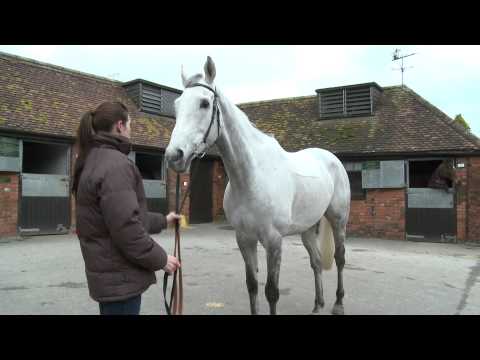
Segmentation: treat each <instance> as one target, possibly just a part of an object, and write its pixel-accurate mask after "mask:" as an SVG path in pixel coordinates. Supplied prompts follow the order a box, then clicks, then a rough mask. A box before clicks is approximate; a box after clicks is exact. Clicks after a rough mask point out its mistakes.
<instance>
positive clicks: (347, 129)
mask: <svg viewBox="0 0 480 360" xmlns="http://www.w3.org/2000/svg"><path fill="white" fill-rule="evenodd" d="M239 107H240V108H241V109H242V110H243V111H244V112H245V113H246V114H247V115H248V117H249V118H250V120H252V121H253V122H255V123H256V125H257V126H258V128H259V129H261V130H263V131H264V132H266V133H269V134H272V135H273V136H275V138H276V139H277V140H278V142H279V143H280V144H281V145H282V146H283V147H284V148H285V149H286V150H287V151H298V150H301V149H305V148H308V147H320V148H324V149H327V150H329V151H331V152H333V153H334V154H335V155H337V156H338V157H339V158H340V160H341V161H342V162H343V164H344V166H345V169H346V170H347V172H348V176H349V179H350V186H351V193H352V202H351V210H350V218H349V223H348V227H347V233H348V234H349V235H351V236H365V237H378V238H387V239H409V240H420V241H441V242H456V241H467V240H469V241H477V242H478V241H480V141H479V139H478V138H477V137H475V136H474V135H472V134H470V133H469V132H467V131H466V130H465V129H464V128H462V127H461V126H459V125H457V124H456V123H454V122H453V120H452V119H451V118H449V117H448V116H447V115H446V114H444V113H443V112H442V111H440V110H439V109H438V108H436V107H435V106H433V105H432V104H430V103H429V102H427V101H426V100H425V99H423V98H422V97H421V96H420V95H418V94H416V93H415V92H414V91H413V90H411V89H410V88H408V87H406V86H391V87H380V86H379V85H378V84H376V83H366V84H356V85H351V86H342V87H334V88H325V89H318V90H316V95H313V96H304V97H294V98H287V99H275V100H270V101H260V102H252V103H245V104H241V105H239Z"/></svg>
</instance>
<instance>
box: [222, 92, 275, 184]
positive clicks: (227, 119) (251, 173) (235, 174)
mask: <svg viewBox="0 0 480 360" xmlns="http://www.w3.org/2000/svg"><path fill="white" fill-rule="evenodd" d="M217 91H218V90H217ZM219 104H220V110H221V114H222V115H221V117H222V119H221V124H222V130H221V136H220V137H219V139H218V141H217V147H218V149H219V150H220V153H221V156H222V159H223V162H224V165H225V169H226V171H227V174H228V178H229V181H230V182H231V183H232V185H233V186H234V187H235V188H239V189H242V190H248V188H249V186H250V185H251V184H252V182H253V180H254V179H255V177H256V176H257V174H256V173H255V172H256V171H258V170H259V166H258V165H259V164H258V155H259V154H258V152H256V149H258V148H259V146H260V145H261V143H262V137H263V136H266V135H264V134H262V133H261V132H259V131H258V130H256V129H255V128H254V127H253V126H252V125H251V123H250V121H249V120H248V117H247V116H246V115H245V114H244V113H243V112H242V111H241V110H240V109H239V108H238V107H237V106H236V105H234V104H232V103H231V102H230V101H229V100H228V99H226V98H225V97H224V96H223V95H221V94H220V96H219ZM255 154H256V156H254V155H255Z"/></svg>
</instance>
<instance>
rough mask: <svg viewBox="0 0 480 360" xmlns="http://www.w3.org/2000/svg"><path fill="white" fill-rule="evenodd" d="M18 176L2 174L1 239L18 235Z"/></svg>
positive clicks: (0, 182) (0, 177)
mask: <svg viewBox="0 0 480 360" xmlns="http://www.w3.org/2000/svg"><path fill="white" fill-rule="evenodd" d="M18 194H19V189H18V174H15V173H5V172H0V237H2V236H13V235H16V233H17V222H18Z"/></svg>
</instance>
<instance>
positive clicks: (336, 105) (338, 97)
mask: <svg viewBox="0 0 480 360" xmlns="http://www.w3.org/2000/svg"><path fill="white" fill-rule="evenodd" d="M371 84H374V85H371ZM380 91H382V90H381V88H380V87H379V86H378V85H376V84H375V83H368V84H365V85H364V86H358V85H355V86H351V87H343V88H330V89H324V90H317V92H318V100H319V102H318V104H319V112H320V118H321V119H328V118H339V117H350V116H352V117H353V116H362V115H373V112H374V111H375V107H374V106H375V102H376V99H377V98H378V95H379V92H380Z"/></svg>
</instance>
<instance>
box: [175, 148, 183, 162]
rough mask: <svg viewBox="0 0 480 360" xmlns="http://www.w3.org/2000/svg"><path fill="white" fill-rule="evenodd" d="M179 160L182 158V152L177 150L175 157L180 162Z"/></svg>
mask: <svg viewBox="0 0 480 360" xmlns="http://www.w3.org/2000/svg"><path fill="white" fill-rule="evenodd" d="M181 158H183V151H182V150H180V149H178V150H177V156H176V160H180V159H181Z"/></svg>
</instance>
